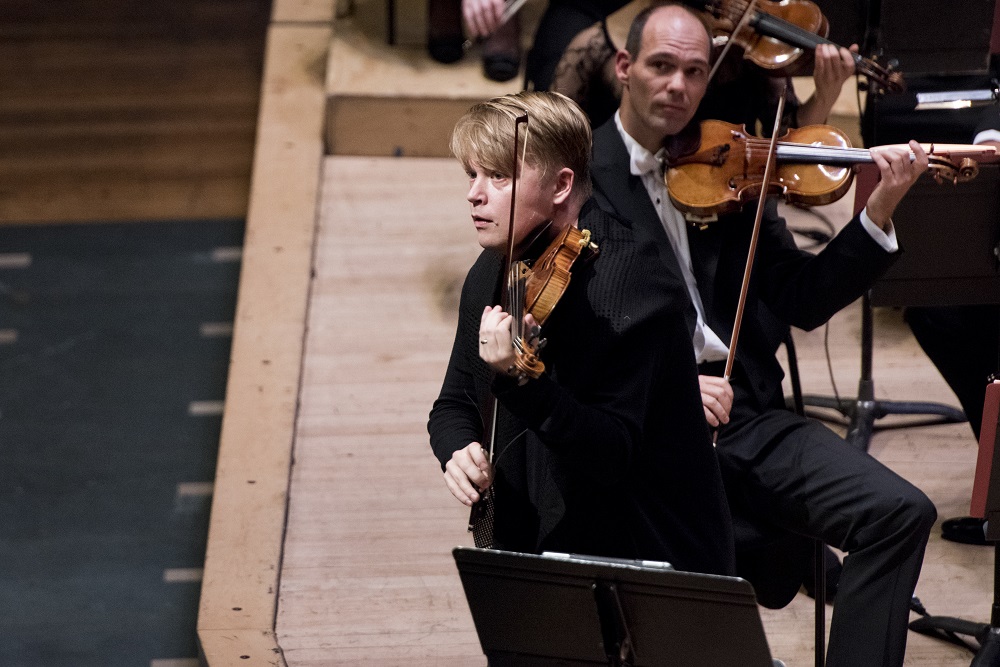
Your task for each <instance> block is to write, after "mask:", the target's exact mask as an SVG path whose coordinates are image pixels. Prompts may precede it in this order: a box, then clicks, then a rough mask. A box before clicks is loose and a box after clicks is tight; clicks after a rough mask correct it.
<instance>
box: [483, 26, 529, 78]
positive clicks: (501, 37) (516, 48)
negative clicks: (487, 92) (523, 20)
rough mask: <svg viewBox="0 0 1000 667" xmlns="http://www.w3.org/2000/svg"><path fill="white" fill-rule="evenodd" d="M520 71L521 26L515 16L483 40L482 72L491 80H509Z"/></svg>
mask: <svg viewBox="0 0 1000 667" xmlns="http://www.w3.org/2000/svg"><path fill="white" fill-rule="evenodd" d="M520 71H521V27H520V23H519V21H518V19H517V17H516V16H515V17H514V18H512V19H511V20H510V21H507V23H504V24H503V25H502V26H500V27H499V28H497V30H496V32H494V33H493V34H492V35H490V36H489V37H487V38H486V41H485V42H483V74H485V75H486V78H487V79H490V80H492V81H510V80H511V79H513V78H514V77H516V76H517V75H518V73H520Z"/></svg>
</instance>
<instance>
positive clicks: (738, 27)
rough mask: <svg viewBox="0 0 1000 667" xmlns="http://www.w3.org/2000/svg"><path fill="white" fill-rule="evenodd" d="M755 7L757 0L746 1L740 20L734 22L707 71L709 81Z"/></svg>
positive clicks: (748, 21) (748, 20)
mask: <svg viewBox="0 0 1000 667" xmlns="http://www.w3.org/2000/svg"><path fill="white" fill-rule="evenodd" d="M756 8H757V0H750V2H748V3H747V8H746V9H745V10H743V15H742V16H740V20H739V21H738V22H737V23H736V27H735V28H733V31H732V32H731V33H729V39H727V40H726V45H725V46H724V47H722V52H721V53H720V54H719V57H718V58H716V59H715V64H714V65H712V69H711V71H710V72H709V73H708V80H709V81H711V80H712V78H713V77H715V73H716V72H717V71H718V69H719V65H721V64H722V61H723V60H725V59H726V54H727V53H729V49H731V48H732V47H733V44H734V43H735V42H736V39H735V38H736V35H737V34H738V33H739V31H740V30H743V28H745V27H746V26H747V24H748V23H750V19H751V18H752V17H753V12H754V10H755V9H756Z"/></svg>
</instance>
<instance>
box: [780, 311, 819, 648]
mask: <svg viewBox="0 0 1000 667" xmlns="http://www.w3.org/2000/svg"><path fill="white" fill-rule="evenodd" d="M785 352H787V353H788V376H789V378H790V379H791V383H792V403H793V406H794V408H795V413H796V414H798V415H800V416H805V404H804V401H803V399H802V383H801V380H800V377H799V362H798V357H797V356H796V354H795V341H794V340H793V338H792V332H791V330H789V331H788V335H787V336H786V337H785ZM813 544H814V548H813V562H814V565H813V568H814V569H813V595H814V599H815V601H816V612H815V622H816V624H815V634H814V638H813V641H814V643H815V647H816V667H823V666H824V665H825V664H826V545H825V544H823V540H814V541H813Z"/></svg>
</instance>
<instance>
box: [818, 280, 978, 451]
mask: <svg viewBox="0 0 1000 667" xmlns="http://www.w3.org/2000/svg"><path fill="white" fill-rule="evenodd" d="M872 320H873V317H872V302H871V292H865V293H864V295H863V296H862V297H861V373H860V376H859V377H858V393H857V397H856V398H853V399H851V398H840V399H838V398H835V397H833V396H818V395H815V394H806V395H804V396H803V397H802V400H803V402H804V403H805V404H806V405H808V406H811V407H817V408H826V409H830V410H836V411H837V412H839V413H840V414H842V415H844V417H846V418H847V419H848V426H847V435H846V437H845V439H846V440H847V442H848V443H849V444H850V445H851V446H853V447H856V448H857V449H860V450H862V451H868V446H869V445H870V443H871V439H872V434H873V433H874V432H875V428H876V427H875V420H876V419H882V418H883V417H887V416H889V415H927V416H928V419H927V420H925V421H920V422H919V423H916V424H914V423H912V422H910V423H907V424H905V426H930V425H932V424H958V423H961V422H964V421H965V420H966V418H965V413H964V412H963V411H962V410H959V409H958V408H955V407H952V406H950V405H945V404H943V403H931V402H927V401H883V400H878V399H876V398H875V380H874V378H873V377H872V349H873V343H872V340H873V338H874V330H875V327H874V323H873V321H872Z"/></svg>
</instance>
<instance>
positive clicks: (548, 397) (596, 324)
mask: <svg viewBox="0 0 1000 667" xmlns="http://www.w3.org/2000/svg"><path fill="white" fill-rule="evenodd" d="M580 227H581V228H585V229H590V230H591V232H592V233H593V239H594V241H595V242H596V243H597V244H598V245H599V246H600V254H599V256H598V257H597V259H596V260H595V261H593V262H592V263H590V264H587V265H585V266H583V267H575V268H574V271H573V278H572V281H571V283H570V285H569V288H568V289H567V291H566V293H565V294H564V295H563V297H562V299H561V300H560V301H559V303H558V305H557V306H556V308H555V310H554V311H553V314H552V315H551V317H550V318H549V321H548V322H547V323H546V325H545V330H544V332H543V335H544V337H545V338H546V339H547V340H548V343H547V346H546V347H545V349H544V351H543V354H542V359H543V361H544V362H545V364H546V373H545V374H544V375H543V376H542V377H541V378H539V379H537V380H532V381H529V382H528V383H527V384H525V385H524V386H520V387H519V386H517V385H516V384H515V383H514V382H512V381H510V380H509V379H507V378H505V377H498V378H493V377H492V374H491V373H490V370H489V367H488V366H487V365H486V364H485V363H484V362H483V361H482V360H481V359H480V358H479V354H478V350H477V347H478V343H477V339H478V330H479V320H480V316H481V314H482V312H483V309H484V307H485V306H486V305H493V304H494V300H495V298H494V289H495V286H496V284H497V275H498V273H499V268H500V258H499V257H498V256H497V255H496V254H495V253H493V252H490V251H484V252H483V254H482V255H481V256H480V257H479V259H478V260H477V262H476V264H475V265H474V266H473V267H472V269H471V271H470V272H469V274H468V276H467V278H466V281H465V285H464V287H463V289H462V299H461V305H460V311H459V323H458V332H457V335H456V338H455V344H454V348H453V350H452V355H451V360H450V362H449V365H448V370H447V373H446V375H445V380H444V385H443V387H442V389H441V394H440V396H439V397H438V399H437V400H436V401H435V403H434V407H433V409H432V410H431V414H430V421H429V423H428V431H429V432H430V436H431V446H432V448H433V450H434V453H435V455H436V456H437V457H438V459H439V460H440V461H441V464H442V466H444V464H445V463H446V462H447V461H448V460H449V459H450V458H451V455H452V453H453V452H454V451H456V450H458V449H461V448H463V447H465V446H466V445H468V444H469V443H470V442H474V441H477V442H481V441H482V437H483V426H482V424H483V423H484V418H483V417H482V415H481V406H482V405H483V404H484V403H485V402H486V399H487V398H488V396H489V394H490V393H493V394H495V395H496V397H497V399H498V401H499V405H500V411H499V413H500V419H499V428H498V437H497V440H496V443H497V444H496V445H495V450H494V451H495V454H494V457H495V459H494V463H495V466H496V475H495V481H494V484H495V488H496V492H497V495H496V503H497V509H496V521H495V526H496V527H495V537H496V540H497V542H498V546H500V547H502V548H507V549H513V550H519V551H528V552H539V551H543V550H550V551H569V552H577V553H589V554H594V555H604V556H619V557H626V558H644V559H650V560H666V561H670V562H672V563H673V564H674V565H675V566H676V567H678V568H679V569H684V570H691V571H699V572H709V573H718V574H729V573H732V572H733V571H734V564H733V545H732V530H731V525H730V520H729V510H728V506H727V505H726V501H725V495H724V492H723V488H722V480H721V476H720V472H719V468H718V462H717V460H716V455H715V451H714V449H713V448H712V445H711V442H710V438H709V433H708V429H707V426H706V424H705V420H704V418H703V417H702V409H701V403H700V398H699V393H698V390H697V368H696V367H695V364H694V358H693V353H692V348H691V341H690V337H689V335H688V331H687V327H686V325H685V322H684V318H683V315H682V313H681V311H680V310H679V309H678V306H677V304H678V303H680V301H679V299H678V296H677V294H675V293H674V291H675V290H676V288H675V287H672V286H671V285H670V282H669V281H666V280H664V279H663V274H662V272H661V271H659V270H657V269H658V259H657V257H656V253H655V250H654V249H653V248H652V246H650V245H648V244H646V245H643V244H641V243H638V242H637V241H636V239H635V238H634V237H633V234H632V231H631V229H630V228H629V227H628V226H627V225H623V224H620V223H619V222H617V221H615V220H613V219H611V218H610V216H608V215H606V214H605V213H603V212H601V211H600V210H598V209H597V208H596V206H592V205H588V207H587V210H586V211H585V213H584V215H583V216H582V217H581V221H580Z"/></svg>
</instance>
